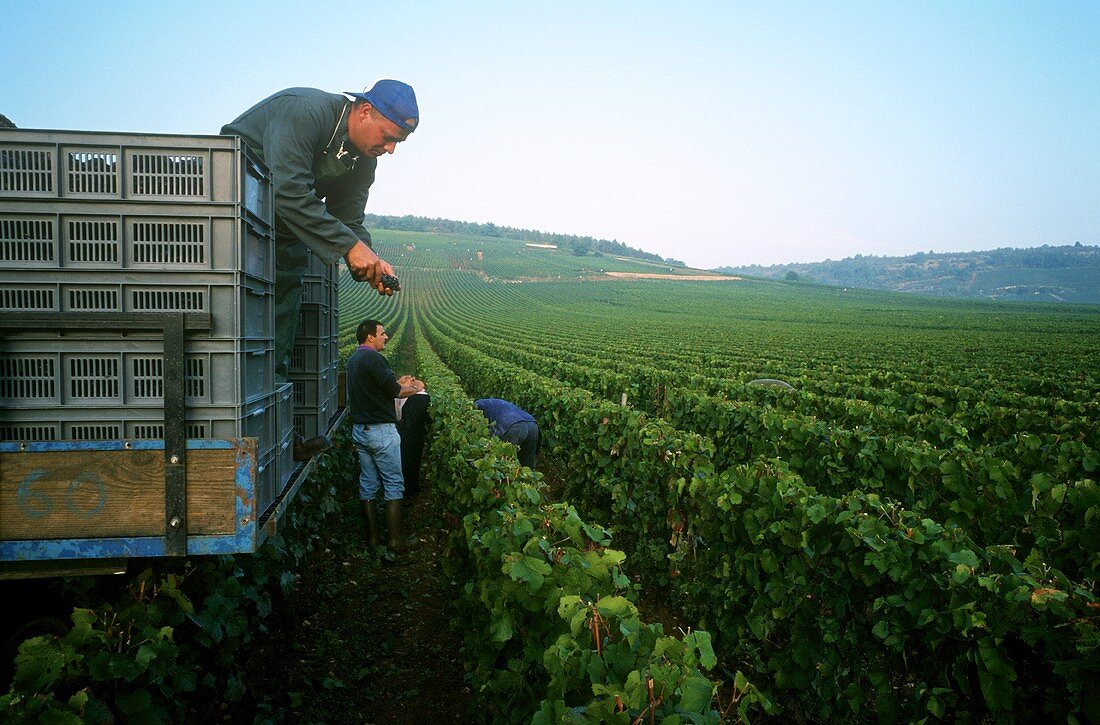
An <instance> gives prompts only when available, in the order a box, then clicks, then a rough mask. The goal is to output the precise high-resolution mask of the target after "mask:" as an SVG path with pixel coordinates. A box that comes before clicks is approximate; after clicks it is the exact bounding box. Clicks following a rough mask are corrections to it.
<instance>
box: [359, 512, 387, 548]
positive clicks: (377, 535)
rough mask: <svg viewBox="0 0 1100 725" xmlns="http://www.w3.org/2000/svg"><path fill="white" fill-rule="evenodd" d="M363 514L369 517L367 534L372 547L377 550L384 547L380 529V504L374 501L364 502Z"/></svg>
mask: <svg viewBox="0 0 1100 725" xmlns="http://www.w3.org/2000/svg"><path fill="white" fill-rule="evenodd" d="M362 503H363V514H364V515H366V517H367V534H368V536H369V537H370V539H369V541H370V545H371V546H372V547H373V548H375V549H377V548H378V547H379V546H381V545H382V529H380V528H379V527H378V504H376V503H375V502H374V501H363V502H362Z"/></svg>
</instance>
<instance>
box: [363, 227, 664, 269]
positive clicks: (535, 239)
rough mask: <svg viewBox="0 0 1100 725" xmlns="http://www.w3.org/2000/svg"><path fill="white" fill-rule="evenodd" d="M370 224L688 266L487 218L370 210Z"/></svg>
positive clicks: (597, 241) (614, 243)
mask: <svg viewBox="0 0 1100 725" xmlns="http://www.w3.org/2000/svg"><path fill="white" fill-rule="evenodd" d="M366 225H367V226H368V227H374V228H376V229H396V230H400V231H405V232H429V233H432V234H470V235H474V236H481V237H501V238H505V239H517V240H520V241H523V242H531V243H534V244H554V245H557V247H558V249H567V250H569V251H570V252H572V253H573V254H575V255H577V256H579V257H583V256H585V255H588V254H593V255H595V256H597V257H599V256H603V255H605V254H615V255H620V256H623V257H632V258H634V259H644V260H647V261H650V262H658V263H661V264H670V265H673V266H677V267H684V266H686V265H685V264H684V263H683V262H681V261H679V260H676V259H665V258H663V257H661V256H660V255H657V254H653V253H651V252H643V251H642V250H641V249H635V248H634V247H628V246H627V245H625V244H623V243H622V242H619V241H616V240H614V239H610V240H609V239H595V238H594V237H579V236H575V235H572V234H552V233H550V232H539V231H535V230H533V229H516V228H515V227H501V226H497V225H496V224H493V223H492V222H487V223H485V224H479V223H477V222H460V221H455V220H453V219H429V218H428V217H422V216H412V215H405V216H384V215H380V214H367V216H366Z"/></svg>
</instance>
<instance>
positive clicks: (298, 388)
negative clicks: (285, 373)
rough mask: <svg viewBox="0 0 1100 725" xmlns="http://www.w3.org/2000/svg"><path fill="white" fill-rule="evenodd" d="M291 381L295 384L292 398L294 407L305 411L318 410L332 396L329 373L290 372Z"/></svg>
mask: <svg viewBox="0 0 1100 725" xmlns="http://www.w3.org/2000/svg"><path fill="white" fill-rule="evenodd" d="M290 382H291V384H292V385H293V386H294V389H293V395H292V399H293V401H294V409H295V410H298V409H301V410H303V411H304V412H309V411H310V410H316V409H317V408H319V407H321V404H322V403H324V401H326V400H327V399H328V398H329V397H330V394H329V393H330V389H331V387H332V386H331V384H330V376H329V375H328V373H314V374H312V375H302V374H295V373H290Z"/></svg>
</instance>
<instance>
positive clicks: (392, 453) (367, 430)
mask: <svg viewBox="0 0 1100 725" xmlns="http://www.w3.org/2000/svg"><path fill="white" fill-rule="evenodd" d="M351 439H352V440H353V441H355V447H356V449H357V450H358V451H359V498H360V499H361V500H363V501H373V500H374V498H375V497H376V496H377V495H378V489H379V488H382V489H383V492H384V495H383V497H382V498H383V499H384V500H386V501H399V500H401V499H403V498H405V479H404V477H403V476H402V475H401V436H400V435H398V433H397V426H396V425H394V424H393V423H375V424H373V425H363V424H362V423H356V424H355V425H354V426H352V428H351Z"/></svg>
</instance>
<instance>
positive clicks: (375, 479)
mask: <svg viewBox="0 0 1100 725" xmlns="http://www.w3.org/2000/svg"><path fill="white" fill-rule="evenodd" d="M355 339H356V340H358V341H359V347H358V348H357V349H356V350H355V352H353V353H352V354H351V357H349V358H348V364H347V372H346V377H347V386H348V389H347V401H348V417H349V418H351V422H352V428H351V439H352V440H353V441H354V442H355V448H356V450H357V451H358V453H359V500H360V501H362V506H363V513H364V514H365V515H366V517H367V528H368V532H369V534H370V543H371V546H374V547H377V546H379V545H380V544H381V543H382V534H381V529H380V527H379V523H378V505H377V504H376V503H375V498H376V497H377V496H378V491H379V489H381V490H382V498H383V499H384V500H385V502H386V525H387V528H388V529H389V547H390V549H392V550H394V551H398V552H402V551H410V550H412V549H415V548H417V547H418V546H420V541H419V540H417V539H415V538H409V539H406V538H405V537H404V533H403V531H404V527H403V524H404V521H403V517H404V498H405V479H404V475H403V474H402V471H401V436H400V435H399V434H398V432H397V409H396V408H395V407H394V404H393V400H394V398H407V397H409V396H410V395H416V394H417V393H419V392H421V391H422V390H424V383H423V382H421V381H420V380H417V379H416V378H414V377H413V376H411V375H404V376H402V377H400V378H398V377H397V376H396V375H395V374H394V372H393V368H391V367H390V364H389V362H387V360H386V358H384V357H382V349H383V348H385V347H386V342H387V341H388V340H389V339H390V336H389V333H387V332H386V330H385V328H384V327H383V326H382V323H381V322H379V321H378V320H363V321H362V322H361V323H359V327H358V328H357V329H356V331H355Z"/></svg>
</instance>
